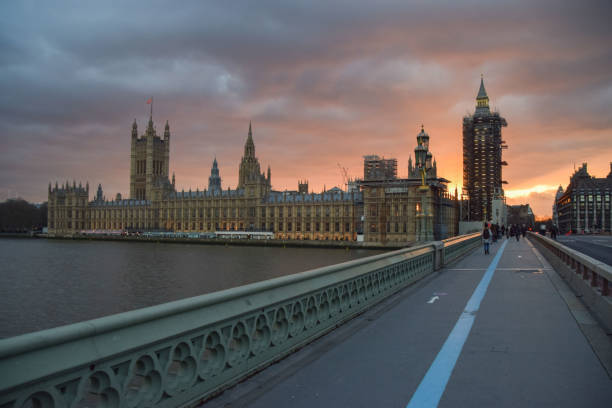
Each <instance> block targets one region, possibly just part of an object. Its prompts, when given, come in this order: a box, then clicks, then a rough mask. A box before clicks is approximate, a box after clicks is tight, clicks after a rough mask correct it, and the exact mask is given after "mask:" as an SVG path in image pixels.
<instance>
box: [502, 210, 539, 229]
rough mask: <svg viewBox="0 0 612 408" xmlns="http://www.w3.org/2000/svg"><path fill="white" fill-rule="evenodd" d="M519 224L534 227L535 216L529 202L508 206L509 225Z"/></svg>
mask: <svg viewBox="0 0 612 408" xmlns="http://www.w3.org/2000/svg"><path fill="white" fill-rule="evenodd" d="M511 224H517V225H524V226H526V227H531V228H533V227H534V226H535V217H534V215H533V211H532V210H531V207H530V206H529V204H519V205H509V206H508V225H511Z"/></svg>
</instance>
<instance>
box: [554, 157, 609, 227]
mask: <svg viewBox="0 0 612 408" xmlns="http://www.w3.org/2000/svg"><path fill="white" fill-rule="evenodd" d="M611 194H612V163H610V173H608V176H607V177H605V178H597V177H593V176H591V175H590V174H589V173H588V171H587V164H586V163H583V164H582V166H581V167H580V168H579V169H578V170H576V171H574V174H572V176H571V177H570V183H569V185H568V186H567V188H566V189H565V191H564V192H563V193H562V194H561V196H560V197H557V198H556V201H555V205H556V208H557V217H558V228H559V231H560V232H561V233H568V232H573V233H591V232H610V231H611V228H610V225H612V209H611V207H610V199H611V198H610V196H611Z"/></svg>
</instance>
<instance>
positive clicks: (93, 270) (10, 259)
mask: <svg viewBox="0 0 612 408" xmlns="http://www.w3.org/2000/svg"><path fill="white" fill-rule="evenodd" d="M381 252H382V251H373V250H367V249H351V250H344V249H321V248H280V247H251V246H248V247H243V246H222V245H219V246H217V245H199V244H164V243H132V242H129V243H128V242H107V241H63V240H46V239H9V238H6V239H0V311H1V313H0V338H5V337H11V336H16V335H19V334H23V333H28V332H32V331H38V330H43V329H48V328H51V327H56V326H62V325H65V324H70V323H76V322H79V321H83V320H89V319H94V318H97V317H102V316H106V315H110V314H115V313H120V312H125V311H128V310H133V309H139V308H142V307H147V306H153V305H157V304H160V303H165V302H170V301H173V300H178V299H183V298H187V297H191V296H197V295H201V294H204V293H209V292H215V291H219V290H223V289H227V288H231V287H235V286H241V285H245V284H248V283H252V282H257V281H262V280H266V279H271V278H276V277H279V276H283V275H290V274H292V273H297V272H301V271H305V270H309V269H313V268H317V267H321V266H326V265H333V264H337V263H340V262H344V261H348V260H352V259H357V258H361V257H364V256H370V255H375V254H378V253H381Z"/></svg>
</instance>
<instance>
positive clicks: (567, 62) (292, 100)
mask: <svg viewBox="0 0 612 408" xmlns="http://www.w3.org/2000/svg"><path fill="white" fill-rule="evenodd" d="M610 21H612V2H610V1H609V0H604V1H589V0H586V1H562V0H557V1H533V0H529V1H511V2H507V1H490V0H489V1H478V0H468V1H462V0H454V1H444V0H443V1H433V2H432V1H405V0H404V1H386V0H382V1H376V2H372V1H358V0H352V1H313V0H308V1H301V0H292V1H283V0H279V1H267V0H263V1H262V0H258V1H239V0H234V1H230V2H228V1H181V2H170V1H130V2H123V1H103V2H100V1H99V2H88V1H61V0H57V1H53V2H45V1H29V0H22V1H3V2H1V3H0V50H1V52H0V143H1V149H0V200H4V199H6V198H11V197H17V196H19V197H22V198H25V199H26V200H28V201H34V202H41V201H46V198H47V186H48V183H49V182H52V183H55V182H56V181H58V182H59V183H60V184H61V183H62V182H63V181H65V180H70V182H72V180H76V181H77V183H78V182H82V183H83V184H85V182H89V184H90V186H91V188H90V193H91V194H92V196H93V190H94V189H95V188H94V186H97V185H98V184H99V183H101V184H102V186H103V189H104V191H105V194H106V196H107V197H114V195H115V194H116V193H117V192H120V193H122V195H123V196H124V197H127V196H128V195H129V164H130V162H129V160H130V135H131V124H132V122H133V121H134V119H136V121H137V123H138V126H139V132H140V133H142V132H143V131H144V129H145V126H146V123H147V120H148V112H149V111H148V108H149V106H148V105H146V100H147V99H148V98H150V97H153V98H154V108H153V120H154V121H155V124H156V127H157V131H158V132H159V133H162V132H163V126H164V124H165V122H166V120H168V121H169V124H170V130H171V134H172V136H171V148H170V171H171V172H174V173H175V174H176V184H177V188H178V189H179V190H181V189H185V190H189V188H191V189H193V190H195V189H196V188H199V189H204V188H207V185H208V177H209V175H210V167H211V165H212V161H213V159H214V158H215V157H216V158H217V160H218V162H219V169H220V175H221V178H222V184H223V188H227V187H232V188H235V186H236V184H237V180H238V166H239V163H240V158H241V156H242V154H243V149H244V143H245V141H246V137H247V132H248V126H249V121H252V125H253V138H254V141H255V146H256V155H257V157H258V158H259V161H260V164H261V166H262V169H266V168H267V166H268V165H269V166H270V167H271V171H272V186H273V188H274V189H277V190H284V189H290V190H295V189H297V182H298V180H308V181H309V183H310V188H311V190H314V191H315V192H318V191H321V190H322V189H323V188H328V189H329V188H331V187H333V186H342V184H343V177H342V171H341V169H340V167H343V168H346V169H347V172H348V174H349V176H352V177H361V176H362V175H363V156H364V155H368V154H378V155H380V156H384V157H394V158H397V159H398V173H399V176H400V177H406V176H407V167H408V166H407V161H408V157H409V155H410V154H414V147H415V146H416V135H417V133H418V132H419V130H420V127H421V124H423V125H424V126H425V130H426V131H427V132H428V133H429V135H430V138H431V139H430V150H431V151H432V153H433V155H434V158H436V160H437V164H438V175H439V176H442V177H444V178H446V179H448V180H450V181H451V184H450V189H451V190H453V191H454V188H455V185H457V184H458V185H459V187H461V182H462V118H463V116H465V115H467V114H470V113H473V111H474V107H475V103H476V101H475V98H476V94H477V92H478V87H479V85H480V78H481V74H482V75H484V81H485V86H486V89H487V92H488V95H489V98H490V104H491V107H492V108H493V109H496V110H498V111H499V112H500V114H501V115H502V116H503V117H505V118H506V120H507V122H508V127H507V128H504V129H503V133H502V134H503V139H504V140H505V141H506V143H507V144H508V146H509V147H508V149H507V150H505V151H504V153H503V159H504V160H506V161H507V162H508V166H505V167H504V168H503V179H504V180H506V181H508V185H506V196H507V197H508V200H507V201H508V203H510V204H523V203H529V204H530V205H531V206H532V208H533V210H534V213H535V214H536V216H539V217H544V216H550V214H551V212H552V210H551V206H552V204H553V197H554V193H555V191H556V189H557V187H558V186H559V185H562V186H563V187H564V188H565V187H566V186H567V184H568V182H569V177H570V175H571V173H572V171H573V169H574V165H575V166H576V167H578V166H579V165H580V164H581V163H582V162H587V163H588V169H589V172H590V173H591V174H592V175H595V176H597V177H605V176H606V175H607V174H608V172H609V171H610V162H611V161H612V28H611V27H612V25H611V24H610Z"/></svg>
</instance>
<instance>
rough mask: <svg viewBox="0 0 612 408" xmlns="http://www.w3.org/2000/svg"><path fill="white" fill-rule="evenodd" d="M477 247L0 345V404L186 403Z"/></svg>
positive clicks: (307, 276) (434, 247)
mask: <svg viewBox="0 0 612 408" xmlns="http://www.w3.org/2000/svg"><path fill="white" fill-rule="evenodd" d="M479 241H480V237H479V236H466V237H460V238H459V239H456V240H447V242H444V243H441V242H432V243H428V244H425V245H420V246H416V247H411V248H406V249H401V250H398V251H393V252H389V253H385V254H381V255H375V256H371V257H367V258H362V259H358V260H354V261H350V262H345V263H342V264H338V265H333V266H328V267H324V268H318V269H314V270H310V271H306V272H302V273H298V274H294V275H289V276H284V277H280V278H276V279H271V280H267V281H262V282H257V283H253V284H250V285H246V286H241V287H236V288H232V289H228V290H224V291H220V292H215V293H210V294H206V295H202V296H197V297H193V298H189V299H183V300H179V301H175V302H170V303H165V304H161V305H157V306H153V307H148V308H144V309H139V310H133V311H129V312H125V313H120V314H116V315H112V316H107V317H103V318H100V319H94V320H90V321H85V322H81V323H76V324H72V325H68V326H63V327H57V328H53V329H49V330H44V331H40V332H35V333H29V334H25V335H22V336H17V337H12V338H8V339H4V340H0V408H21V407H32V406H33V407H40V408H50V407H71V408H72V407H85V406H105V407H177V406H189V405H194V404H197V403H198V402H199V401H202V400H204V399H206V398H209V397H210V396H212V395H214V394H216V393H218V392H220V391H221V390H223V389H224V388H227V387H228V386H231V385H232V384H234V383H236V382H238V381H240V380H241V379H244V378H245V377H247V376H249V375H251V374H253V373H254V372H256V371H258V370H261V369H263V368H264V367H266V366H267V365H269V364H271V363H273V362H275V361H277V360H279V359H281V358H282V357H283V356H285V355H287V354H289V353H291V352H293V351H295V350H296V349H298V348H300V347H302V346H303V345H305V344H307V343H309V342H310V341H312V340H313V339H315V338H317V337H319V336H321V335H323V334H325V333H326V332H328V331H330V330H332V329H334V328H335V327H336V326H338V325H340V324H342V323H343V322H344V321H346V320H348V319H351V318H352V317H354V316H355V315H357V314H359V313H362V312H363V311H364V310H366V309H367V308H369V307H371V306H372V305H373V304H375V303H377V302H379V301H381V300H382V299H384V298H385V297H387V296H389V295H390V294H392V293H395V292H397V291H398V290H400V289H402V288H403V287H405V286H407V285H409V284H411V283H413V282H415V281H417V280H419V279H421V278H423V277H425V276H426V275H428V274H430V273H432V272H433V271H435V270H436V269H438V268H439V267H440V266H441V265H442V264H444V263H448V261H445V253H446V255H447V257H448V259H456V258H457V257H459V256H460V255H461V253H467V252H469V251H470V250H471V249H472V248H473V246H474V244H475V243H476V242H479ZM470 243H471V245H470Z"/></svg>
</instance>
